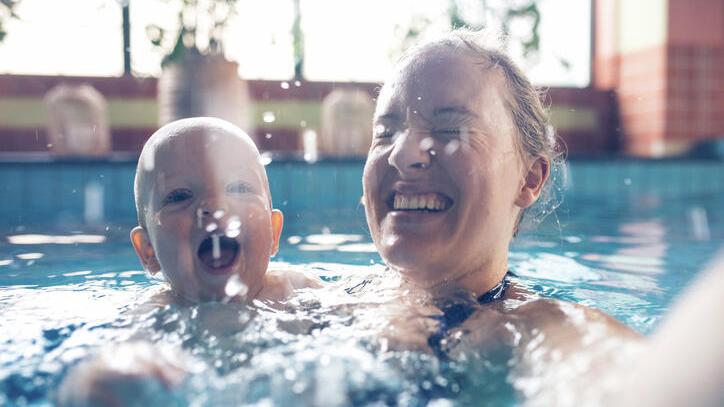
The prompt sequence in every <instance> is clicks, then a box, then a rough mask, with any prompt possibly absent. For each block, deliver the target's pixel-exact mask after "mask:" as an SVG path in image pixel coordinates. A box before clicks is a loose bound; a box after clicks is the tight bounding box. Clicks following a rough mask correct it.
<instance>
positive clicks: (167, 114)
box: [146, 0, 253, 135]
mask: <svg viewBox="0 0 724 407" xmlns="http://www.w3.org/2000/svg"><path fill="white" fill-rule="evenodd" d="M166 1H170V0H166ZM174 1H175V2H176V3H178V6H179V11H178V16H177V19H176V22H177V27H175V28H174V29H166V28H162V27H160V26H158V25H149V26H148V27H146V33H147V35H148V38H149V39H150V40H151V43H152V44H154V45H155V46H156V47H158V48H159V49H161V50H162V52H164V57H163V60H162V63H161V65H162V67H163V72H162V74H161V78H160V79H159V83H158V104H159V122H160V124H165V123H168V122H170V121H173V120H176V119H180V118H183V117H193V116H214V117H219V118H222V119H225V120H228V121H230V122H232V123H234V124H236V125H238V126H239V127H241V128H242V129H244V130H245V131H247V132H248V133H249V134H250V135H253V129H252V128H250V120H249V118H250V117H251V115H250V97H249V90H248V86H247V84H246V82H245V81H244V80H242V79H241V78H240V77H239V75H238V64H237V63H236V62H233V61H229V60H228V59H226V57H225V56H224V47H223V35H224V31H225V28H226V26H227V24H228V23H229V21H230V20H231V18H232V17H233V16H234V14H235V11H236V8H235V6H236V3H237V0H174Z"/></svg>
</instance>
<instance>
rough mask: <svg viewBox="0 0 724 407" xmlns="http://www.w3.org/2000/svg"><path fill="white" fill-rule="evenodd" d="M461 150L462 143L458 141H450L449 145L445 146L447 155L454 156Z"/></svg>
mask: <svg viewBox="0 0 724 407" xmlns="http://www.w3.org/2000/svg"><path fill="white" fill-rule="evenodd" d="M459 148H460V142H459V141H457V140H450V142H449V143H447V144H445V154H447V155H452V154H454V153H455V152H456V151H458V149H459Z"/></svg>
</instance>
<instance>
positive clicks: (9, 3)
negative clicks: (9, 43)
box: [0, 0, 20, 43]
mask: <svg viewBox="0 0 724 407" xmlns="http://www.w3.org/2000/svg"><path fill="white" fill-rule="evenodd" d="M18 4H20V0H2V1H0V43H2V42H3V40H4V39H5V36H7V34H8V32H7V31H5V23H6V22H7V21H8V20H10V19H11V18H18V15H17V14H15V8H16V7H17V6H18Z"/></svg>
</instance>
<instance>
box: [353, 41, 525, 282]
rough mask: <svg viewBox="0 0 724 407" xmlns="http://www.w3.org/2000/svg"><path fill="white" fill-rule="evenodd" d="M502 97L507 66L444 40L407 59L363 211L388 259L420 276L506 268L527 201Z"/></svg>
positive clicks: (390, 92) (388, 103) (391, 84)
mask: <svg viewBox="0 0 724 407" xmlns="http://www.w3.org/2000/svg"><path fill="white" fill-rule="evenodd" d="M505 97H506V89H505V79H504V77H503V75H502V74H501V73H500V72H498V71H497V70H494V69H487V70H486V69H485V68H484V67H482V66H481V65H480V64H479V63H478V61H475V60H474V59H472V58H470V57H468V56H466V55H463V54H462V53H460V52H457V51H455V50H453V49H451V48H445V47H437V48H432V49H428V50H426V51H424V52H423V53H421V54H418V55H417V56H416V57H414V58H411V59H410V60H408V61H407V62H405V63H404V64H403V65H402V67H401V68H400V69H399V70H398V71H397V72H396V73H395V75H394V76H393V78H392V80H391V81H388V82H387V83H386V84H385V86H384V87H383V89H382V91H381V93H380V96H379V98H378V101H377V109H376V112H375V118H374V123H375V126H374V129H375V131H374V139H373V141H372V146H371V148H370V152H369V155H368V157H367V163H366V165H365V169H364V176H363V187H364V204H365V214H366V216H367V223H368V225H369V228H370V231H371V234H372V238H373V240H374V242H375V245H376V246H377V249H378V250H379V252H380V254H381V256H382V258H383V259H384V260H385V261H386V262H387V263H388V264H389V265H390V266H392V267H393V268H395V269H397V270H399V271H400V272H402V273H403V274H406V275H407V276H408V277H409V278H410V279H411V280H413V281H415V282H417V283H419V284H420V285H425V286H432V285H436V284H439V283H441V282H444V281H451V280H458V279H462V278H468V277H469V276H470V275H475V274H476V273H477V272H479V271H480V269H481V268H490V267H492V268H496V267H499V268H501V270H500V272H501V273H504V272H505V270H506V268H507V254H508V244H509V242H510V239H511V238H512V234H513V229H514V226H515V222H516V218H517V216H518V214H519V211H520V210H521V206H527V205H524V204H522V203H521V201H520V199H519V195H520V191H521V188H522V187H523V185H524V175H523V174H524V165H523V163H522V160H521V159H520V154H519V152H518V150H517V147H516V142H515V139H514V137H516V130H515V127H514V124H513V122H512V120H511V118H510V114H511V113H510V111H509V109H507V108H506V103H505ZM519 205H520V206H519ZM494 278H495V277H494Z"/></svg>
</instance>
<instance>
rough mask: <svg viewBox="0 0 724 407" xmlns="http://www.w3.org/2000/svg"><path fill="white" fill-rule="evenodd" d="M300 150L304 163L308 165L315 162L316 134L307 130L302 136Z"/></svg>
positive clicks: (316, 154)
mask: <svg viewBox="0 0 724 407" xmlns="http://www.w3.org/2000/svg"><path fill="white" fill-rule="evenodd" d="M302 148H303V150H304V161H306V162H308V163H313V162H316V161H317V159H318V158H319V157H318V152H317V132H316V131H314V130H312V129H308V130H305V131H304V133H303V134H302Z"/></svg>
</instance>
